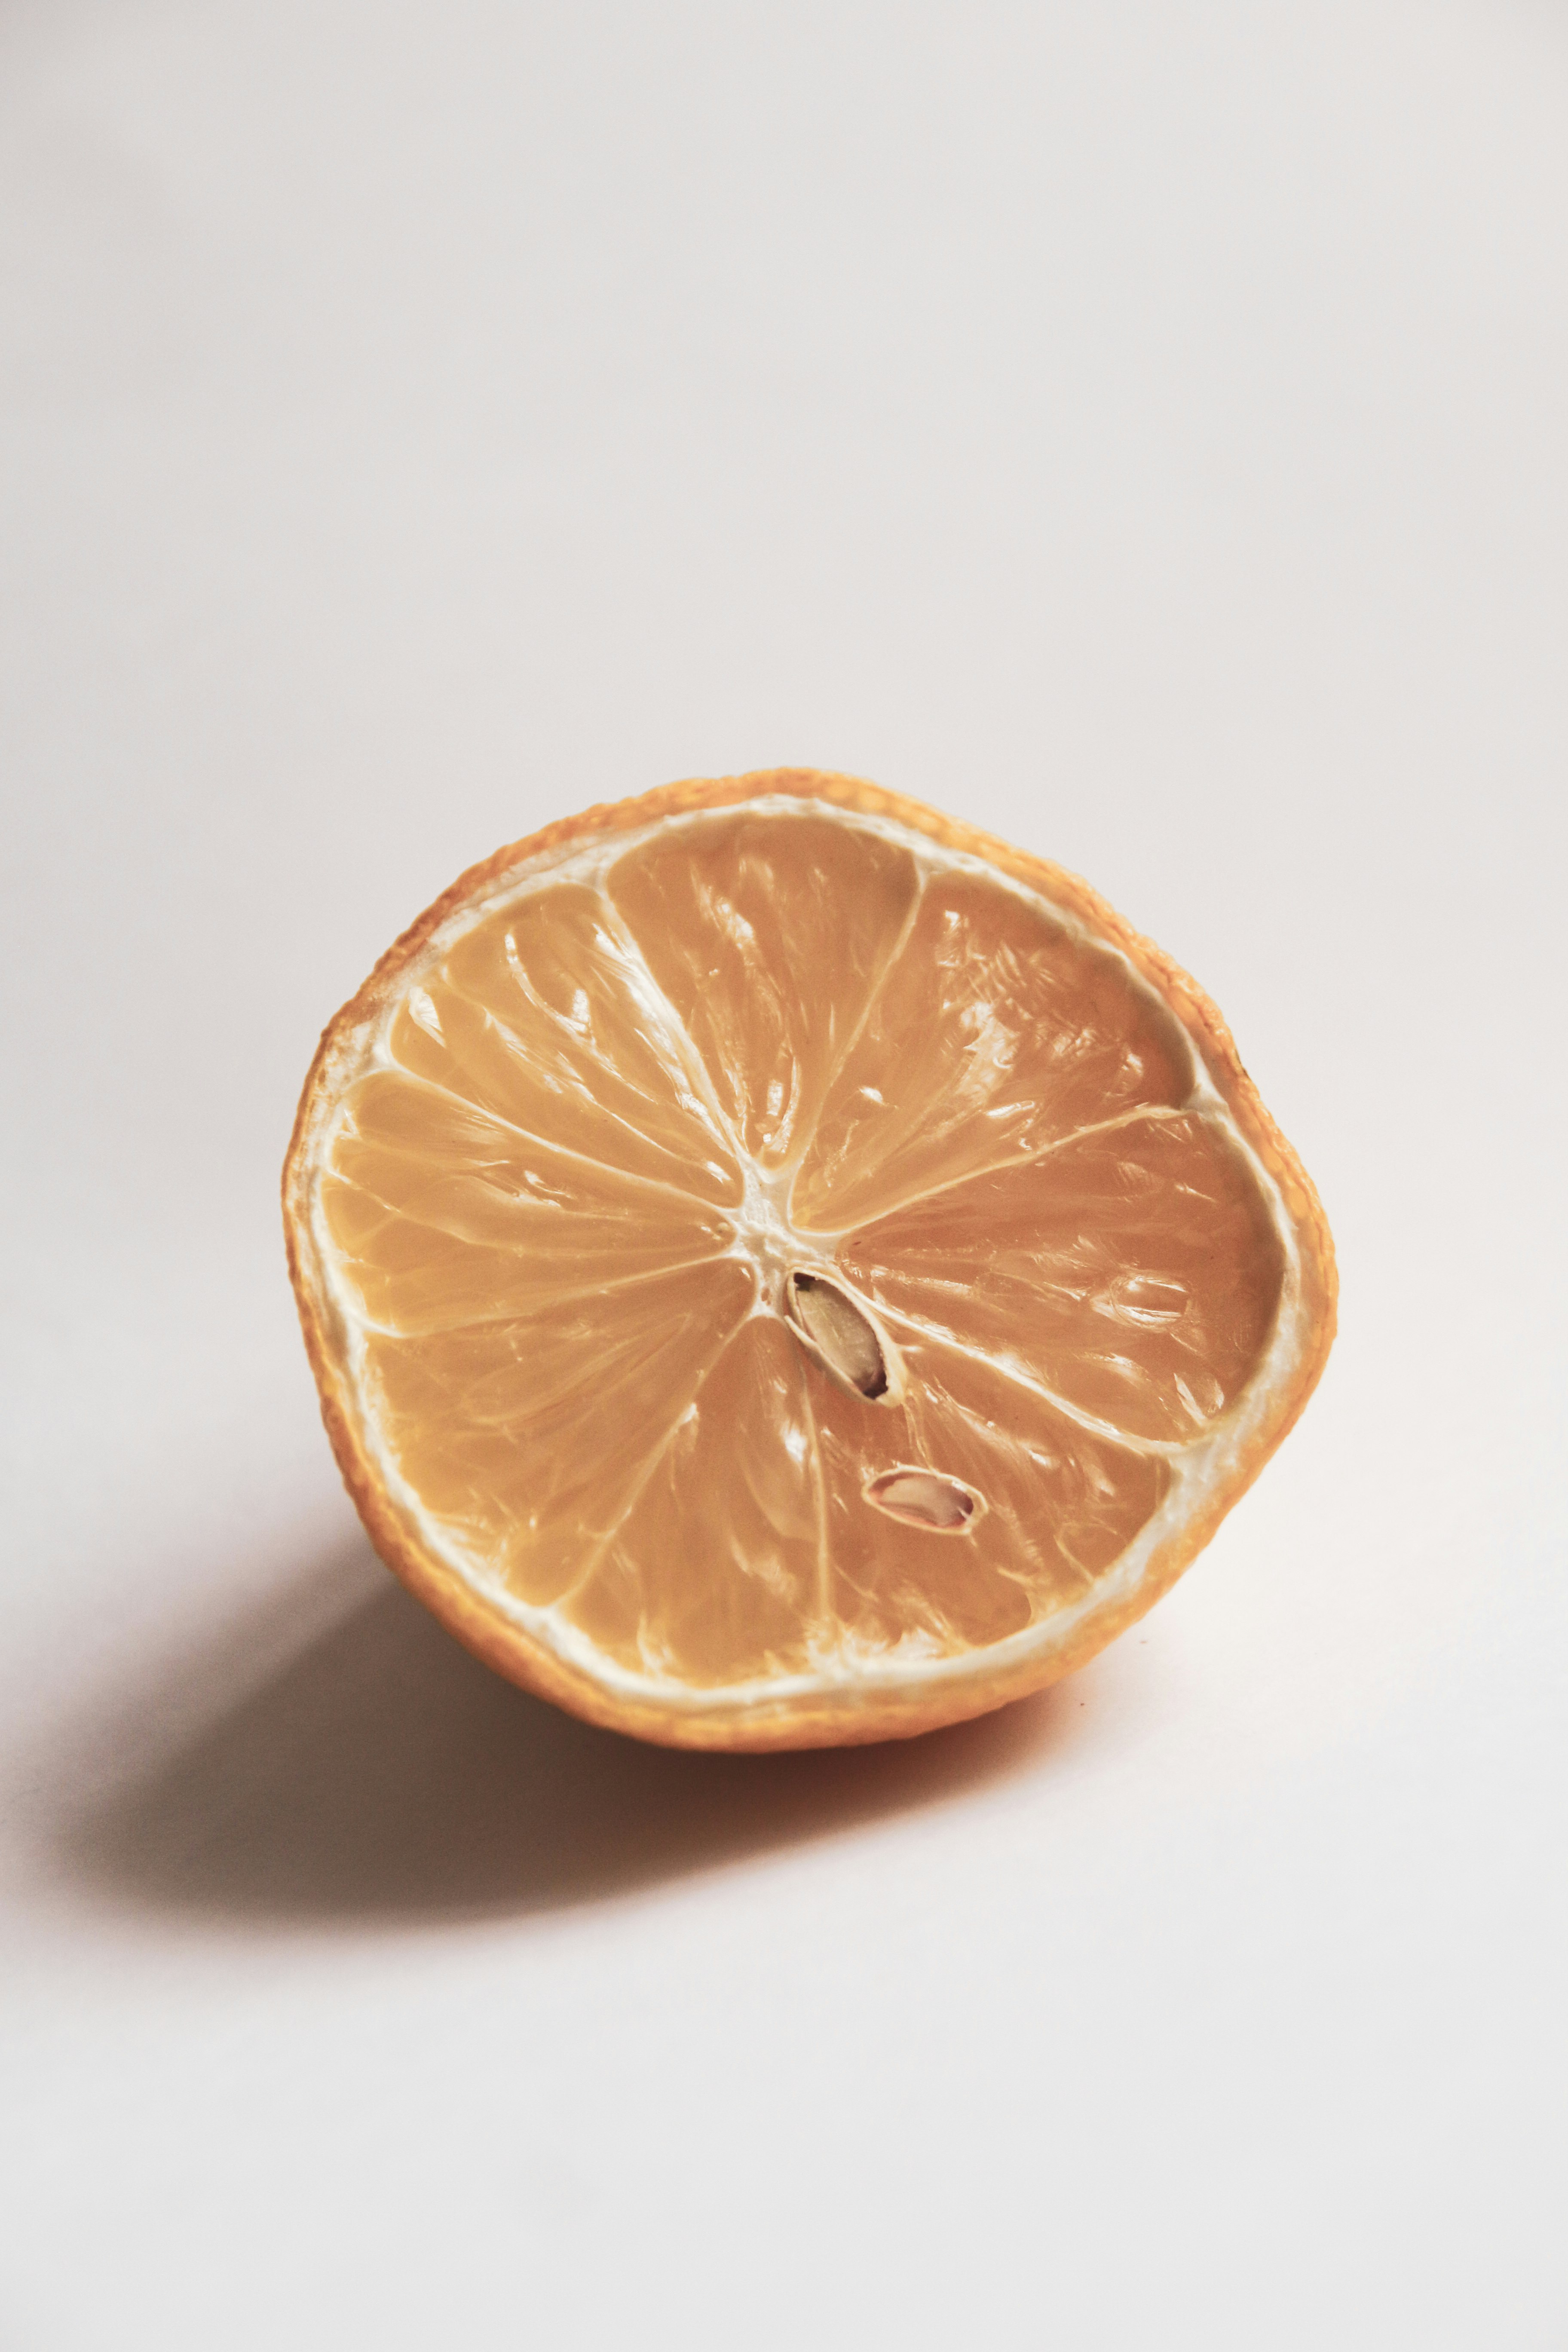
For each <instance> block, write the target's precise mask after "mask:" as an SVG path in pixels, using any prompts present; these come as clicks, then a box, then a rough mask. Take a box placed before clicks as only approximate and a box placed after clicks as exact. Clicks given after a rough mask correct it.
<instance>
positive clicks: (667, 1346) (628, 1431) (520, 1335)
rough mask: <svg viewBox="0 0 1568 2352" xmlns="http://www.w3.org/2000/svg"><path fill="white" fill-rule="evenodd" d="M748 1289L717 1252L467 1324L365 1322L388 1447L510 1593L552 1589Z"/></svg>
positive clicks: (623, 1505) (673, 1422) (576, 1562)
mask: <svg viewBox="0 0 1568 2352" xmlns="http://www.w3.org/2000/svg"><path fill="white" fill-rule="evenodd" d="M751 1296H752V1285H751V1279H750V1276H748V1274H747V1273H746V1270H745V1268H744V1267H742V1266H740V1265H736V1264H735V1263H734V1262H733V1261H732V1260H720V1261H719V1262H717V1263H716V1264H713V1265H704V1266H694V1267H689V1268H686V1269H683V1270H681V1271H679V1272H676V1273H673V1274H660V1275H654V1276H649V1277H648V1278H647V1279H646V1280H644V1281H642V1282H637V1283H628V1284H626V1286H623V1287H622V1288H621V1289H619V1290H617V1291H614V1292H610V1293H607V1294H605V1295H601V1296H597V1297H593V1296H590V1297H578V1298H575V1299H572V1300H569V1301H565V1302H563V1303H562V1304H560V1305H559V1306H557V1307H554V1308H553V1309H552V1310H548V1311H546V1312H543V1313H534V1314H524V1315H517V1316H514V1317H512V1318H510V1319H509V1320H507V1321H505V1322H500V1323H493V1324H487V1325H486V1326H484V1327H483V1328H480V1329H477V1330H474V1329H468V1330H460V1331H437V1332H427V1333H425V1334H423V1335H421V1336H420V1337H418V1338H416V1339H405V1338H394V1337H391V1336H388V1335H384V1334H374V1335H372V1337H371V1338H370V1339H369V1341H368V1343H367V1360H366V1376H367V1380H368V1381H369V1383H370V1385H371V1388H372V1390H373V1392H374V1396H375V1398H376V1401H377V1404H378V1409H379V1410H378V1419H379V1421H380V1424H381V1427H382V1431H383V1433H384V1437H385V1440H386V1442H387V1444H388V1446H389V1448H390V1451H391V1453H392V1455H393V1458H394V1460H395V1462H396V1465H397V1467H398V1469H399V1471H400V1472H401V1473H402V1475H403V1476H404V1477H405V1479H406V1480H407V1482H408V1484H409V1485H410V1486H412V1487H413V1488H414V1490H415V1492H416V1494H417V1495H418V1496H420V1498H421V1500H422V1502H423V1503H424V1505H425V1506H426V1508H427V1509H428V1510H430V1511H431V1512H433V1513H434V1514H435V1516H436V1517H437V1519H438V1520H439V1521H441V1522H442V1523H443V1525H444V1526H445V1527H446V1528H447V1530H448V1532H449V1533H450V1534H451V1535H453V1536H455V1537H456V1538H458V1541H459V1542H461V1543H462V1544H463V1545H464V1546H466V1547H468V1548H469V1549H472V1550H473V1551H474V1552H475V1553H476V1554H477V1555H478V1556H479V1558H480V1559H483V1560H484V1561H485V1562H486V1563H487V1565H488V1566H489V1568H490V1569H491V1570H494V1571H495V1572H497V1573H499V1574H500V1577H501V1578H502V1580H504V1582H505V1583H506V1585H507V1586H508V1587H509V1589H510V1591H512V1592H513V1593H514V1594H515V1595H516V1597H517V1598H518V1599H519V1600H520V1601H530V1602H532V1603H533V1604H535V1605H536V1606H542V1605H545V1604H547V1603H549V1602H551V1601H556V1600H558V1599H559V1598H560V1596H561V1594H562V1593H563V1592H564V1591H566V1590H567V1589H568V1588H569V1587H570V1586H571V1585H572V1584H574V1582H575V1581H576V1580H578V1579H579V1578H580V1577H581V1575H582V1573H583V1570H584V1559H586V1558H589V1557H591V1556H592V1555H593V1553H594V1552H595V1549H598V1548H600V1547H602V1546H604V1545H605V1544H608V1543H609V1542H610V1541H611V1540H612V1539H613V1538H614V1534H615V1531H616V1526H617V1524H618V1522H619V1520H620V1519H621V1517H623V1515H624V1514H625V1512H626V1509H627V1508H628V1507H629V1505H630V1503H631V1502H632V1500H633V1498H634V1497H635V1496H636V1495H637V1493H638V1491H639V1490H640V1488H641V1486H642V1484H643V1482H644V1481H645V1480H646V1479H647V1475H648V1473H649V1470H650V1467H651V1465H653V1464H655V1463H656V1462H658V1460H659V1459H660V1458H661V1457H662V1455H663V1454H664V1453H665V1450H666V1449H667V1447H668V1444H669V1442H670V1437H671V1433H672V1432H674V1431H676V1430H677V1429H678V1427H679V1424H680V1423H681V1420H682V1416H683V1415H685V1414H686V1413H687V1412H688V1411H689V1408H690V1406H691V1402H692V1400H693V1398H694V1397H695V1396H696V1395H697V1394H698V1392H699V1391H700V1387H701V1385H702V1381H703V1379H704V1376H705V1375H706V1374H707V1373H708V1371H709V1370H710V1369H711V1367H712V1365H713V1364H714V1363H715V1362H716V1361H717V1360H718V1359H719V1357H720V1355H721V1352H722V1350H723V1348H724V1344H725V1342H726V1340H727V1339H728V1338H729V1336H730V1334H731V1331H733V1330H734V1328H735V1327H736V1325H737V1324H738V1323H739V1321H740V1319H741V1318H742V1315H744V1313H745V1312H746V1309H747V1307H748V1305H749V1304H750V1300H751Z"/></svg>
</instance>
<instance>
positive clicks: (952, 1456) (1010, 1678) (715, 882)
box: [284, 770, 1334, 1748]
mask: <svg viewBox="0 0 1568 2352" xmlns="http://www.w3.org/2000/svg"><path fill="white" fill-rule="evenodd" d="M284 1206H285V1222H286V1225H287V1230H288V1237H289V1259H290V1266H291V1270H292V1274H293V1278H294V1285H295V1289H296V1293H297V1295H298V1297H299V1302H300V1315H301V1318H302V1320H303V1324H304V1330H305V1339H306V1344H307V1347H308V1348H309V1350H310V1360H311V1362H312V1364H313V1366H314V1369H315V1372H316V1377H317V1380H318V1382H319V1384H320V1387H321V1397H322V1405H323V1411H324V1414H325V1419H326V1423H327V1427H328V1430H329V1432H330V1433H331V1441H332V1444H333V1447H334V1449H335V1451H336V1454H337V1457H338V1461H339V1464H340V1465H341V1467H342V1473H343V1476H344V1478H345V1480H346V1481H347V1483H348V1486H349V1489H350V1491H351V1493H352V1494H353V1498H354V1500H355V1502H356V1504H357V1505H358V1507H359V1509H360V1511H361V1513H362V1515H363V1518H364V1521H365V1524H366V1527H367V1528H368V1529H369V1531H370V1534H371V1536H372V1538H373V1539H374V1542H375V1544H376V1546H377V1548H378V1549H380V1551H381V1553H382V1555H383V1557H384V1559H386V1560H387V1561H388V1563H389V1564H390V1565H391V1566H392V1567H393V1568H394V1569H395V1570H396V1571H397V1573H398V1574H399V1575H400V1576H402V1577H403V1578H404V1580H405V1581H406V1582H407V1583H408V1584H409V1585H410V1586H411V1587H412V1588H413V1590H414V1591H416V1593H417V1594H418V1595H419V1596H420V1598H421V1599H422V1600H424V1601H426V1602H427V1603H428V1604H429V1606H430V1607H431V1608H432V1609H433V1610H434V1611H435V1612H436V1614H437V1616H438V1617H440V1618H441V1619H442V1620H443V1621H444V1622H446V1623H447V1625H448V1626H449V1627H450V1628H451V1630H452V1631H453V1632H454V1633H456V1634H458V1637H459V1638H460V1639H461V1640H462V1641H464V1642H466V1643H468V1645H469V1647H470V1648H472V1649H473V1650H475V1651H477V1652H478V1653H479V1655H480V1656H481V1657H483V1658H485V1659H487V1660H488V1661H489V1663H490V1664H492V1665H494V1666H496V1667H498V1668H499V1669H500V1671H501V1672H502V1673H503V1674H506V1675H510V1676H512V1677H513V1679H514V1680H516V1681H517V1682H519V1683H521V1684H524V1685H527V1686H529V1687H530V1688H531V1689H534V1690H536V1691H539V1692H541V1693H542V1694H543V1695H544V1696H547V1697H550V1698H552V1699H555V1700H558V1701H559V1702H560V1703H561V1704H562V1705H563V1706H568V1707H571V1708H573V1709H574V1710H575V1711H576V1712H578V1713H580V1714H582V1715H584V1716H587V1717H591V1718H593V1719H594V1720H596V1721H598V1722H601V1723H605V1724H610V1725H614V1726H616V1727H619V1728H621V1729H623V1730H626V1731H630V1732H635V1733H637V1734H639V1735H641V1736H643V1737H645V1738H653V1739H660V1740H666V1741H670V1742H676V1743H680V1744H686V1745H690V1746H701V1747H717V1748H780V1747H790V1746H806V1745H813V1744H828V1743H834V1742H844V1741H851V1740H863V1739H877V1738H888V1737H891V1736H897V1735H901V1734H906V1733H910V1732H917V1731H921V1730H925V1729H927V1728H929V1727H931V1726H933V1725H936V1724H939V1723H944V1722H951V1721H953V1720H955V1719H957V1718H959V1717H963V1716H969V1715H975V1714H978V1713H981V1712H982V1711H983V1710H984V1709H985V1708H987V1707H993V1706H999V1705H1000V1704H1001V1703H1002V1702H1003V1701H1005V1700H1006V1699H1009V1698H1013V1697H1016V1696H1019V1695H1020V1694H1021V1693H1023V1692H1025V1691H1028V1690H1033V1689H1036V1688H1037V1687H1038V1686H1040V1685H1043V1684H1045V1683H1047V1682H1050V1681H1052V1680H1053V1679H1054V1678H1055V1677H1056V1676H1058V1675H1062V1674H1065V1673H1067V1672H1068V1670H1069V1669H1071V1668H1072V1667H1074V1666H1077V1665H1079V1664H1082V1662H1083V1661H1084V1660H1085V1659H1087V1658H1088V1657H1089V1656H1090V1655H1091V1654H1093V1653H1094V1652H1095V1651H1097V1650H1098V1649H1100V1647H1101V1646H1102V1645H1103V1644H1104V1643H1106V1642H1108V1641H1109V1640H1110V1638H1111V1637H1112V1636H1113V1635H1114V1634H1116V1633H1119V1632H1120V1631H1121V1629H1122V1628H1123V1627H1124V1626H1126V1625H1127V1624H1129V1623H1130V1622H1131V1621H1132V1620H1133V1619H1134V1618H1136V1617H1138V1616H1140V1615H1141V1614H1142V1612H1143V1611H1144V1610H1146V1609H1147V1608H1148V1607H1149V1605H1150V1604H1151V1602H1152V1601H1154V1600H1155V1599H1157V1597H1158V1596H1159V1594H1160V1593H1162V1592H1163V1591H1165V1590H1166V1588H1167V1587H1168V1586H1169V1585H1170V1584H1171V1583H1172V1581H1173V1580H1174V1578H1175V1577H1176V1576H1177V1575H1178V1574H1179V1572H1180V1571H1181V1570H1182V1569H1183V1568H1184V1566H1185V1565H1186V1564H1187V1562H1188V1561H1189V1560H1190V1559H1192V1557H1193V1555H1194V1552H1196V1551H1197V1550H1198V1549H1199V1548H1200V1546H1201V1545H1202V1544H1204V1543H1205V1541H1206V1540H1207V1538H1208V1537H1209V1536H1210V1535H1211V1534H1212V1533H1213V1531H1214V1529H1215V1526H1216V1525H1217V1523H1218V1521H1219V1519H1220V1517H1222V1516H1223V1514H1224V1513H1225V1511H1226V1509H1228V1507H1229V1506H1230V1505H1231V1504H1232V1503H1233V1502H1234V1501H1235V1500H1236V1498H1237V1496H1238V1495H1239V1494H1240V1493H1241V1491H1242V1490H1243V1488H1244V1487H1245V1486H1247V1484H1248V1483H1249V1481H1250V1480H1251V1479H1252V1478H1253V1477H1254V1475H1256V1474H1257V1472H1258V1469H1259V1467H1260V1466H1261V1465H1262V1463H1263V1462H1264V1461H1265V1459H1266V1458H1267V1456H1268V1454H1269V1453H1270V1452H1271V1451H1272V1449H1273V1448H1274V1446H1275V1445H1276V1444H1278V1443H1279V1439H1280V1438H1281V1437H1282V1436H1283V1434H1284V1433H1285V1432H1286V1430H1287V1429H1288V1428H1289V1425H1290V1423H1292V1422H1293V1421H1294V1419H1295V1417H1296V1415H1297V1414H1298V1413H1299V1412H1300V1410H1301V1407H1302V1405H1303V1404H1304V1403H1305V1402H1306V1399H1307V1397H1308V1395H1309V1393H1310V1391H1311V1388H1312V1386H1313V1384H1314V1382H1315V1381H1316V1380H1317V1378H1318V1375H1319V1372H1320V1371H1321V1369H1322V1364H1323V1360H1324V1358H1325V1356H1326V1354H1327V1352H1328V1348H1329V1343H1330V1339H1331V1335H1332V1328H1333V1301H1334V1271H1333V1257H1332V1251H1331V1244H1330V1240H1329V1234H1328V1229H1327V1226H1326V1224H1325V1223H1324V1220H1323V1215H1322V1212H1321V1208H1320V1207H1319V1205H1318V1201H1317V1197H1316V1195H1315V1193H1314V1192H1313V1191H1312V1188H1311V1186H1310V1183H1309V1181H1308V1180H1307V1178H1306V1176H1305V1175H1304V1173H1303V1172H1302V1170H1301V1168H1300V1164H1299V1162H1298V1161H1297V1160H1296V1157H1295V1155H1294V1153H1293V1152H1292V1151H1291V1150H1290V1149H1289V1145H1288V1144H1287V1143H1286V1142H1285V1140H1284V1139H1283V1138H1282V1137H1281V1135H1280V1134H1279V1130H1278V1129H1277V1128H1276V1127H1275V1126H1274V1124H1273V1122H1272V1121H1271V1119H1270V1118H1268V1114H1267V1112H1266V1111H1265V1110H1264V1108H1263V1107H1262V1105H1261V1104H1260V1102H1259V1101H1258V1097H1257V1094H1256V1092H1255V1091H1254V1089H1253V1087H1252V1086H1251V1084H1250V1082H1249V1081H1248V1079H1247V1076H1246V1073H1245V1072H1244V1070H1243V1069H1242V1066H1241V1064H1240V1062H1239V1061H1238V1059H1237V1055H1236V1051H1235V1048H1234V1046H1233V1045H1232V1044H1231V1040H1230V1037H1229V1035H1228V1034H1227V1032H1226V1029H1225V1026H1224V1024H1222V1022H1221V1021H1220V1019H1219V1016H1218V1014H1217V1013H1215V1009H1214V1007H1213V1006H1212V1005H1211V1004H1210V1003H1209V1002H1208V1000H1207V999H1206V998H1205V997H1204V996H1203V995H1202V994H1201V993H1200V992H1199V991H1198V990H1197V989H1196V988H1195V987H1194V984H1193V983H1192V982H1190V981H1189V980H1187V979H1186V978H1185V977H1184V974H1183V973H1182V972H1180V971H1177V969H1176V968H1175V966H1174V965H1173V964H1172V962H1171V961H1170V960H1169V959H1168V958H1167V957H1165V956H1164V955H1163V954H1161V953H1160V951H1159V950H1157V949H1155V948H1153V947H1152V946H1151V945H1150V944H1149V943H1148V941H1146V940H1142V939H1140V938H1138V937H1137V936H1136V934H1135V933H1134V932H1132V931H1131V929H1129V928H1128V926H1127V925H1126V924H1125V923H1123V922H1122V921H1121V919H1120V918H1119V917H1118V916H1116V915H1115V914H1113V913H1112V912H1111V910H1110V908H1108V907H1107V906H1105V905H1104V904H1103V902H1102V901H1101V900H1100V898H1097V897H1095V895H1094V894H1093V893H1092V892H1091V891H1090V890H1089V889H1088V888H1087V887H1085V886H1084V885H1083V884H1082V883H1081V882H1079V881H1077V880H1076V879H1074V878H1073V877H1071V876H1069V875H1067V874H1065V873H1062V872H1061V871H1059V870H1058V868H1057V867H1055V866H1047V865H1045V864H1043V863H1041V861H1040V860H1038V859H1037V858H1034V857H1030V856H1025V855H1024V854H1023V853H1021V852H1020V851H1017V850H1015V849H1009V848H1007V847H1006V846H1005V845H1003V844H1002V843H1000V842H996V841H993V840H989V839H986V838H984V836H982V835H978V834H976V833H973V832H972V831H971V830H970V829H969V827H967V826H965V825H963V824H955V823H953V822H952V821H950V820H949V819H947V818H945V817H942V816H938V815H936V814H934V813H932V812H931V810H929V809H924V808H921V807H919V806H917V805H916V804H914V803H911V802H909V801H906V800H901V799H899V798H897V797H895V796H894V795H893V794H891V793H884V792H880V791H879V790H877V789H876V788H875V787H873V786H872V785H869V784H866V783H861V782H856V781H855V780H853V779H850V778H847V777H842V776H829V775H820V774H816V773H813V772H802V771H798V770H784V771H777V772H770V773H766V774H762V775H752V776H745V777H742V778H739V779H736V780H730V781H727V782H718V783H685V784H677V785H673V786H671V787H670V788H669V789H668V790H667V791H665V792H662V793H654V794H652V795H651V796H650V797H648V798H646V799H643V800H639V801H630V802H626V803H623V804H622V805H621V806H619V807H616V808H612V809H595V810H591V811H590V812H589V813H588V814H586V815H585V816H582V817H578V818H574V819H573V820H572V821H571V822H569V823H566V824H557V825H552V826H551V827H550V828H549V829H548V830H547V831H545V832H543V833H542V834H538V835H535V836H534V837H533V838H532V839H531V840H529V841H524V842H521V843H519V844H517V845H515V846H513V847H511V848H510V849H504V850H502V851H501V852H500V854H499V855H498V856H495V857H493V858H491V859H490V860H489V862H488V863H487V864H485V865H483V866H476V867H475V868H474V869H473V871H472V872H470V873H468V874H466V875H465V876H464V877H462V879H461V880H460V881H459V882H458V883H457V884H456V885H455V886H454V887H452V888H451V889H450V890H448V891H447V894H446V896H445V897H444V898H439V899H438V900H437V903H436V904H435V906H433V907H432V908H430V910H429V912H428V913H427V914H426V915H424V916H423V917H422V918H421V919H420V920H419V921H418V922H417V923H416V924H415V925H414V927H413V929H411V930H409V931H408V932H406V933H405V936H404V937H403V938H402V939H401V940H399V941H398V942H397V944H396V946H395V947H394V948H393V950H391V952H390V953H389V954H388V955H387V956H386V957H385V958H384V960H383V961H382V962H381V963H380V964H379V965H378V966H377V968H376V970H375V971H374V974H373V975H372V977H371V979H370V980H369V981H368V982H366V984H365V986H364V987H363V989H362V990H361V992H360V993H359V994H358V996H356V997H355V998H354V1000H353V1003H351V1004H349V1005H347V1006H345V1008H344V1009H343V1011H342V1013H339V1014H338V1016H337V1018H336V1020H335V1021H334V1022H333V1023H332V1024H331V1027H330V1028H329V1029H328V1031H327V1033H326V1034H325V1036H324V1037H323V1039H322V1041H321V1050H320V1052H319V1053H318V1055H317V1056H316V1060H315V1063H314V1066H313V1067H312V1069H311V1071H310V1077H309V1079H308V1081H307V1083H306V1087H305V1092H304V1097H303V1100H302V1101H301V1104H300V1116H299V1120H298V1124H297V1126H296V1128H295V1131H294V1139H293V1142H292V1145H291V1147H290V1150H289V1160H288V1164H287V1168H286V1170H285V1175H284Z"/></svg>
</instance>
